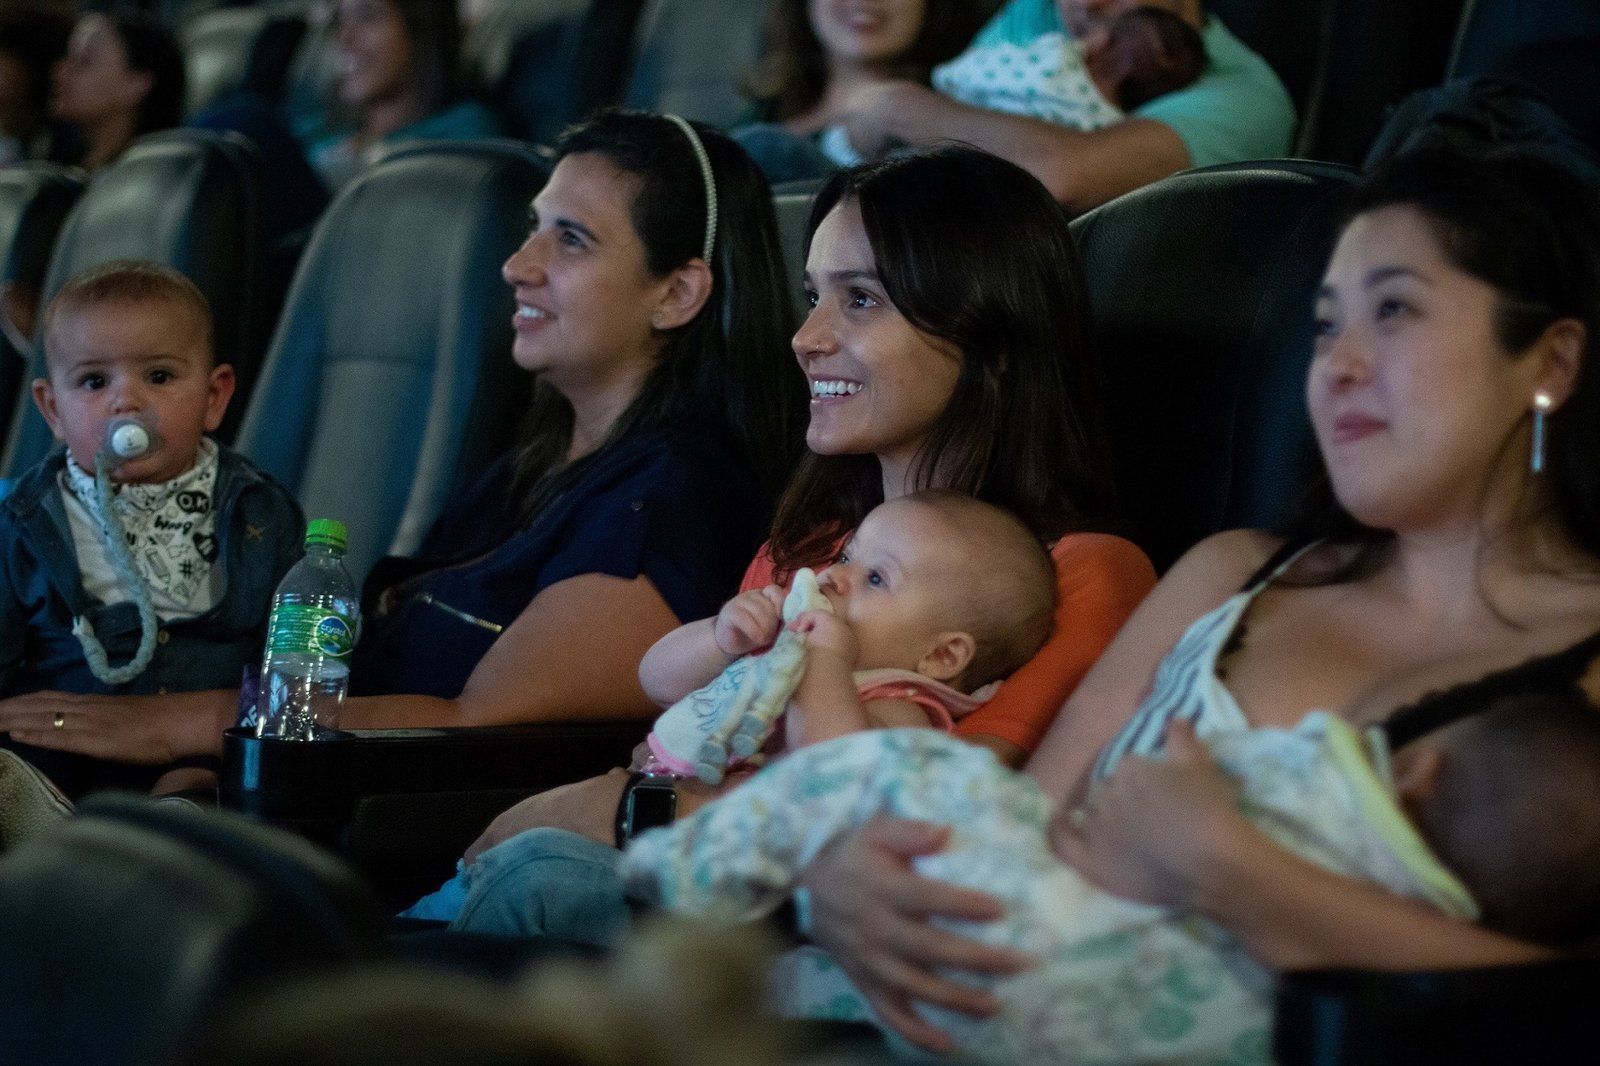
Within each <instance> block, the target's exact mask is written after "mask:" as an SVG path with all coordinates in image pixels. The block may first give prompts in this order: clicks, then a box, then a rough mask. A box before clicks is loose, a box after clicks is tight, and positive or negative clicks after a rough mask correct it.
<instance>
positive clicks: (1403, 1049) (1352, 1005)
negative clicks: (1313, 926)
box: [1272, 958, 1600, 1066]
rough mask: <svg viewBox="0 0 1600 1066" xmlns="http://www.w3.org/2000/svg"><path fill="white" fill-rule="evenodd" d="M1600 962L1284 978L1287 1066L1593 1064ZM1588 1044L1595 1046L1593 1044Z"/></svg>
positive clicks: (1283, 1065)
mask: <svg viewBox="0 0 1600 1066" xmlns="http://www.w3.org/2000/svg"><path fill="white" fill-rule="evenodd" d="M1596 996H1600V959H1595V958H1565V959H1553V960H1550V961H1547V962H1537V963H1527V964H1523V965H1516V966H1484V967H1471V968H1464V969H1455V970H1437V971H1431V972H1415V973H1396V972H1379V971H1375V970H1306V971H1300V972H1296V973H1287V974H1284V975H1283V977H1282V979H1281V980H1280V981H1279V985H1278V1001H1277V1010H1276V1014H1275V1019H1274V1026H1273V1030H1274V1031H1273V1048H1272V1050H1273V1055H1272V1061H1274V1062H1276V1063H1279V1064H1280V1066H1357V1064H1359V1066H1432V1064H1434V1063H1444V1062H1448V1063H1450V1064H1451V1066H1502V1064H1503V1063H1508V1062H1593V1061H1595V1060H1594V1059H1593V1058H1591V1057H1590V1056H1591V1055H1600V1036H1597V1035H1596V1033H1595V1028H1594V1004H1595V998H1596ZM1584 1048H1588V1050H1587V1051H1585V1050H1583V1049H1584Z"/></svg>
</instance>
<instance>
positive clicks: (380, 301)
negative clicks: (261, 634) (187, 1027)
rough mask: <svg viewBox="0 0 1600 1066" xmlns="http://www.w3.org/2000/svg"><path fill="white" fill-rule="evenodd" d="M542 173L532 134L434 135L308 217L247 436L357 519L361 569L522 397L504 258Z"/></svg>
mask: <svg viewBox="0 0 1600 1066" xmlns="http://www.w3.org/2000/svg"><path fill="white" fill-rule="evenodd" d="M546 175H547V169H546V164H545V163H544V162H543V160H542V159H541V158H540V157H539V155H538V154H537V153H536V152H535V151H534V149H533V148H532V147H531V146H528V145H524V144H520V143H513V142H510V141H472V142H452V143H443V142H439V143H431V144H420V145H416V146H413V147H410V148H405V149H401V150H399V151H396V152H395V153H393V154H392V155H390V156H389V157H387V158H386V159H384V160H383V161H382V162H380V163H378V164H376V165H374V166H373V167H371V168H370V169H369V170H368V171H367V172H365V173H364V174H362V175H361V176H360V177H359V178H357V179H356V180H355V181H354V182H352V183H351V184H350V185H349V186H347V187H346V188H345V189H344V191H342V192H341V193H340V194H339V196H338V197H337V198H336V199H335V200H334V202H333V203H332V204H331V205H330V206H329V208H328V210H327V212H326V214H324V216H323V217H322V219H321V220H320V221H319V222H318V223H317V226H316V229H315V230H314V231H313V233H312V237H311V241H310V243H309V245H308V246H307V248H306V251H305V254H304V256H302V258H301V261H300V267H299V269H298V271H297V272H296V274H295V279H294V283H293V285H292V286H291V288H290V291H289V297H288V300H287V302H286V304H285V307H284V312H283V315H282V318H281V320H280V322H279V325H278V331H277V333H276V335H275V336H274V337H273V339H272V344H271V346H270V348H269V350H268V353H267V358H266V362H265V365H264V368H263V370H262V374H261V381H260V384H259V386H258V388H257V389H256V393H255V396H254V397H253V399H252V401H251V404H250V410H249V412H248V414H247V416H246V418H245V423H244V426H243V427H242V429H241V430H240V433H239V438H238V448H239V450H240V451H242V452H243V453H244V454H245V455H247V456H248V457H249V458H250V459H252V460H254V461H255V462H256V464H257V465H259V466H260V467H261V468H262V469H263V470H265V471H267V473H269V474H271V475H272V476H273V477H276V478H277V479H278V480H280V481H282V482H283V483H284V484H285V485H287V486H288V487H289V488H290V490H291V491H293V492H294V493H295V494H296V495H297V496H298V497H299V499H300V502H301V504H302V505H303V506H304V507H305V510H306V513H307V514H308V515H312V516H318V517H320V516H326V517H330V518H338V519H340V520H342V521H343V522H344V523H345V525H346V527H347V528H348V529H349V543H350V554H349V556H348V557H347V563H348V565H349V567H350V571H351V573H352V574H354V575H355V576H356V578H357V580H358V581H359V580H360V579H361V578H362V577H363V576H364V575H365V573H366V571H367V569H368V568H369V567H370V566H371V565H372V563H373V562H374V561H375V560H376V559H378V558H379V557H381V556H383V555H386V554H405V553H409V552H411V551H414V550H415V549H416V547H417V546H418V545H419V544H420V543H421V541H422V537H423V535H424V534H425V533H426V531H427V529H428V526H429V525H430V524H431V523H432V521H433V519H434V517H435V515H437V513H438V511H439V509H440V507H441V506H442V505H443V504H444V502H445V500H446V498H447V497H448V496H449V495H450V494H451V493H452V492H453V491H455V490H457V489H459V488H460V487H462V485H463V484H464V483H465V482H466V481H467V480H468V479H470V478H471V477H472V476H474V475H475V474H476V473H477V472H478V471H479V470H480V469H481V468H482V467H483V465H484V464H485V462H486V461H487V460H488V459H489V458H490V457H491V456H492V455H493V454H494V453H495V452H497V451H499V450H501V449H503V448H504V447H506V446H507V444H508V443H509V440H510V437H511V434H512V430H513V427H514V424H515V421H516V418H517V417H518V415H519V414H520V413H521V412H522V411H523V410H525V409H526V399H527V396H528V382H527V380H526V376H525V375H523V374H522V373H521V372H520V371H519V370H517V368H516V367H515V365H514V364H513V363H512V361H511V357H510V350H511V316H512V312H513V310H514V306H513V302H512V298H511V292H510V290H509V289H508V288H507V287H506V284H505V282H504V281H503V280H501V277H500V265H501V263H502V262H504V260H505V259H506V257H507V256H508V255H509V254H510V253H511V251H512V250H513V249H515V248H516V247H517V244H518V243H519V242H520V241H521V239H522V237H523V236H524V235H525V234H526V232H527V218H528V204H529V202H530V201H531V200H532V199H533V195H534V193H535V192H537V191H538V190H539V188H540V187H541V186H542V185H543V183H544V180H545V177H546Z"/></svg>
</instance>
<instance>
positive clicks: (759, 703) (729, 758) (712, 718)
mask: <svg viewBox="0 0 1600 1066" xmlns="http://www.w3.org/2000/svg"><path fill="white" fill-rule="evenodd" d="M832 610H833V607H832V605H831V604H829V603H828V599H827V597H826V596H824V595H823V594H822V590H821V589H819V588H818V587H817V575H816V574H815V573H813V572H812V571H811V570H809V569H800V570H797V571H795V574H794V578H793V579H792V580H791V582H790V584H789V594H788V596H786V597H785V598H784V601H783V626H784V628H783V629H781V630H779V632H778V638H777V639H776V640H774V641H773V642H772V647H771V648H770V649H769V650H768V651H767V652H766V653H765V654H762V655H744V656H740V657H739V658H738V659H735V660H734V661H733V662H731V663H729V664H728V665H727V667H726V668H725V669H724V670H723V671H722V673H720V674H718V675H717V676H716V677H714V678H712V680H711V681H710V683H708V684H706V685H703V686H701V687H700V688H697V689H695V690H694V691H693V692H691V693H689V694H688V695H687V696H685V697H684V698H683V699H681V700H679V701H678V702H677V703H674V704H673V705H672V706H671V707H668V708H667V709H666V711H664V712H663V713H662V715H661V717H660V718H657V719H656V724H655V727H654V728H653V729H651V731H650V738H649V743H650V751H651V753H652V754H653V755H655V757H656V761H657V762H659V763H661V764H662V765H663V766H665V767H666V768H667V769H668V770H670V771H672V772H673V773H676V774H684V775H686V776H687V775H693V776H696V777H698V778H700V780H702V781H704V782H706V783H707V784H711V785H715V784H719V783H721V781H722V778H723V776H724V774H725V773H726V771H727V768H728V767H729V766H731V765H735V764H736V763H738V762H739V761H741V760H748V759H750V758H751V757H752V756H754V755H755V754H756V753H757V752H759V751H760V750H761V748H762V745H764V744H765V743H766V741H767V738H768V737H769V736H771V735H772V729H773V726H774V724H775V723H776V722H777V721H778V719H779V718H780V717H781V716H782V715H783V711H784V708H785V707H787V706H788V704H789V697H790V696H793V695H794V690H795V688H796V687H797V686H798V685H799V684H800V678H801V677H803V676H804V675H805V669H806V638H805V635H804V634H802V633H795V632H792V631H790V629H789V628H788V627H789V625H790V623H792V622H793V621H794V620H795V619H796V618H799V617H800V616H801V615H802V614H804V613H805V612H807V611H829V612H832Z"/></svg>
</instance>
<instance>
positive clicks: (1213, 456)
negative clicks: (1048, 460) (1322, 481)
mask: <svg viewBox="0 0 1600 1066" xmlns="http://www.w3.org/2000/svg"><path fill="white" fill-rule="evenodd" d="M1355 175H1356V172H1355V171H1354V170H1352V169H1350V168H1347V167H1340V166H1335V165H1332V164H1317V163H1304V162H1272V163H1237V164H1227V165H1224V166H1220V167H1207V168H1204V169H1200V170H1192V171H1187V172H1185V173H1182V174H1177V175H1174V176H1172V177H1170V178H1167V179H1165V180H1163V181H1160V182H1157V183H1155V184H1153V185H1149V186H1146V187H1145V188H1143V189H1140V190H1138V191H1135V192H1132V193H1129V194H1128V195H1126V196H1123V197H1120V198H1119V199H1116V200H1113V201H1111V202H1110V203H1108V204H1104V205H1102V206H1100V207H1098V208H1095V209H1094V210H1093V211H1090V212H1088V213H1086V214H1084V215H1082V216H1080V217H1079V218H1077V219H1075V220H1074V221H1073V223H1072V230H1073V235H1074V237H1075V238H1076V240H1077V242H1078V247H1079V250H1080V252H1081V253H1082V256H1083V261H1084V267H1085V271H1086V274H1087V278H1088V285H1089V298H1090V306H1091V307H1093V308H1094V334H1095V340H1096V343H1097V345H1098V347H1099V352H1100V359H1101V362H1102V364H1103V365H1104V366H1105V371H1106V378H1107V384H1108V395H1107V398H1106V399H1107V402H1106V411H1107V413H1108V417H1109V428H1110V432H1111V445H1112V454H1113V456H1114V457H1115V460H1116V475H1117V479H1118V483H1119V487H1120V489H1121V491H1122V497H1123V503H1124V505H1125V509H1126V511H1127V513H1128V517H1129V518H1130V520H1131V522H1132V524H1133V530H1132V532H1133V537H1134V539H1135V540H1136V541H1137V542H1138V543H1139V545H1140V546H1141V547H1143V548H1144V549H1145V551H1146V552H1148V553H1149V555H1150V558H1151V560H1152V561H1153V562H1154V563H1155V565H1156V568H1157V569H1158V570H1163V569H1165V568H1166V567H1167V566H1169V565H1171V563H1172V562H1173V560H1175V559H1176V558H1177V557H1178V556H1179V555H1180V554H1182V553H1183V552H1184V551H1185V550H1186V549H1188V548H1189V547H1190V546H1191V545H1192V544H1194V543H1195V542H1196V541H1198V540H1200V539H1201V538H1203V537H1205V536H1207V535H1209V534H1211V533H1215V532H1217V531H1219V530H1222V529H1228V528H1232V527H1235V526H1259V525H1270V524H1272V523H1273V522H1274V521H1275V520H1276V519H1278V518H1279V517H1280V516H1281V515H1282V513H1283V512H1284V510H1285V508H1286V506H1287V505H1289V504H1290V503H1292V502H1293V500H1294V499H1295V497H1296V496H1297V495H1298V491H1299V479H1300V464H1301V460H1302V458H1303V457H1304V456H1306V455H1307V454H1308V449H1309V447H1310V431H1309V424H1308V420H1307V416H1306V411H1305V402H1304V399H1303V396H1304V379H1305V372H1306V366H1307V364H1308V362H1309V360H1310V357H1311V343H1312V314H1311V307H1312V299H1313V295H1314V293H1315V291H1316V287H1317V284H1318V282H1319V281H1320V280H1321V277H1322V272H1323V268H1324V266H1325V265H1326V262H1327V257H1328V252H1329V250H1330V248H1331V246H1332V241H1333V238H1334V236H1335V233H1334V227H1335V224H1336V218H1337V211H1338V195H1337V194H1338V192H1339V190H1340V189H1341V188H1343V187H1344V186H1345V185H1346V184H1348V183H1349V182H1350V181H1352V180H1353V179H1354V177H1355Z"/></svg>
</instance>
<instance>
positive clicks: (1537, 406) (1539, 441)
mask: <svg viewBox="0 0 1600 1066" xmlns="http://www.w3.org/2000/svg"><path fill="white" fill-rule="evenodd" d="M1552 402H1553V401H1552V400H1551V399H1550V394H1549V393H1548V392H1536V393H1534V394H1533V450H1532V453H1531V454H1530V455H1529V456H1528V470H1529V472H1530V473H1534V474H1539V473H1543V472H1544V438H1545V425H1544V423H1545V416H1546V415H1547V414H1549V413H1550V404H1551V403H1552Z"/></svg>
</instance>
